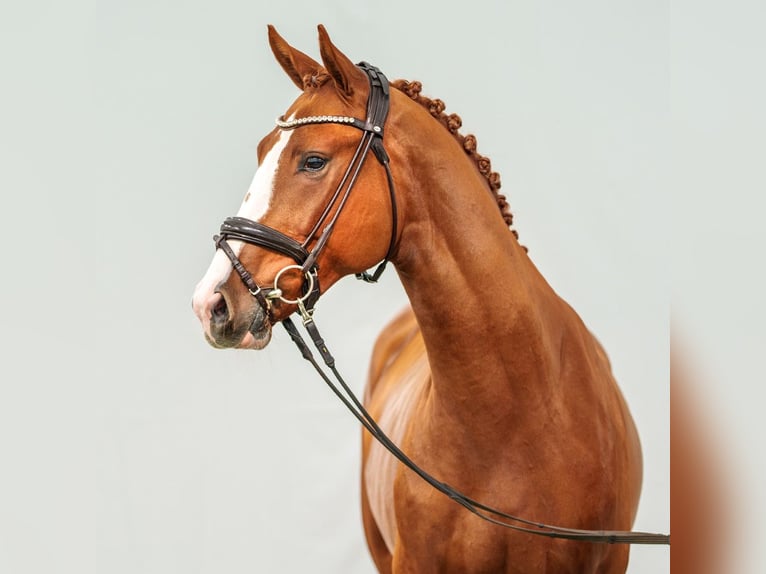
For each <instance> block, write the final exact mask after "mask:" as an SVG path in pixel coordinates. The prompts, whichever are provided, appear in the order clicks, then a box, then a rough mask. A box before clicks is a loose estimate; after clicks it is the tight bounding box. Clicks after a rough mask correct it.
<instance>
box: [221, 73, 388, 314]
mask: <svg viewBox="0 0 766 574" xmlns="http://www.w3.org/2000/svg"><path fill="white" fill-rule="evenodd" d="M359 67H360V68H361V69H362V70H364V72H366V74H367V77H368V78H369V80H370V96H369V98H368V99H367V119H366V120H365V121H362V120H359V119H357V118H353V117H349V116H309V117H305V118H298V119H290V120H285V119H284V118H278V119H277V121H276V123H277V127H278V128H279V129H281V130H293V129H297V128H299V127H302V126H306V125H310V124H341V125H347V126H352V127H354V128H356V129H358V130H361V131H362V137H361V139H360V140H359V145H357V147H356V151H355V152H354V155H353V156H352V158H351V161H350V162H349V165H348V167H347V168H346V171H345V173H344V174H343V177H342V178H341V180H340V183H339V184H338V187H337V188H336V189H335V192H334V193H333V195H332V197H331V198H330V200H329V201H328V202H327V205H326V206H325V208H324V210H323V211H322V214H321V215H320V216H319V219H318V220H317V221H316V223H315V224H314V226H313V227H312V228H311V231H309V233H308V234H307V235H306V239H305V241H304V242H303V243H299V242H298V241H296V240H295V239H293V238H292V237H288V236H287V235H285V234H284V233H282V232H280V231H278V230H276V229H274V228H272V227H269V226H268V225H264V224H263V223H260V222H258V221H252V220H250V219H246V218H244V217H228V218H226V220H224V222H223V224H222V225H221V232H220V234H219V235H216V236H215V237H214V238H213V240H214V241H215V244H216V247H218V248H219V249H221V250H222V251H223V252H224V253H225V254H226V256H227V257H228V258H229V259H230V260H231V263H232V265H233V266H234V270H235V271H236V272H237V274H238V275H239V276H240V278H241V279H242V281H243V282H244V283H245V285H246V286H247V288H248V290H249V291H250V293H251V294H252V295H253V297H255V298H256V299H257V300H258V303H260V305H261V307H263V309H264V311H266V312H267V314H269V316H270V317H271V301H272V300H274V299H279V300H281V301H282V302H284V303H287V304H297V305H298V308H299V309H300V311H301V314H302V315H309V316H310V315H311V314H312V312H313V309H314V305H315V304H316V302H317V300H318V299H319V295H320V292H321V290H320V286H319V277H318V271H319V267H318V265H317V259H318V258H319V255H320V254H321V253H322V251H323V250H324V248H325V246H326V245H327V241H328V239H329V238H330V235H331V234H332V232H333V230H334V229H335V224H336V223H337V221H338V218H339V217H340V214H341V212H342V211H343V208H344V207H345V205H346V201H347V200H348V198H349V196H350V194H351V190H352V189H353V188H354V184H355V183H356V181H357V178H358V177H359V173H360V171H361V170H362V166H363V165H364V161H365V159H366V158H367V155H368V154H369V152H370V150H372V152H373V153H374V154H375V157H376V158H377V159H378V162H380V164H381V165H382V166H383V168H384V169H385V171H386V179H387V180H388V191H389V195H390V198H391V240H390V241H389V244H388V251H387V252H386V255H385V257H384V258H383V261H381V262H380V264H379V265H378V266H377V268H376V269H375V271H373V272H372V273H368V272H364V273H359V274H357V278H358V279H362V280H364V281H366V282H368V283H376V282H377V281H378V279H379V278H380V276H381V275H382V274H383V271H384V270H385V268H386V264H387V263H388V261H389V259H390V258H391V256H392V255H393V252H394V248H395V245H396V235H397V227H398V226H397V219H398V215H397V209H396V193H395V190H394V179H393V177H392V175H391V168H390V166H389V163H390V161H389V157H388V154H387V153H386V150H385V148H384V147H383V126H384V124H385V123H386V118H387V117H388V109H389V87H388V80H387V79H386V77H385V76H384V75H383V74H382V73H381V72H380V70H378V69H377V68H376V67H375V66H372V65H370V64H368V63H366V62H362V63H360V64H359ZM333 208H335V211H334V213H333ZM331 213H332V217H330V214H331ZM314 238H316V242H315V243H314V245H313V248H312V249H311V250H309V245H310V243H311V241H312V240H314ZM229 239H237V240H240V241H244V242H247V243H250V244H252V245H258V246H260V247H265V248H266V249H270V250H272V251H276V252H278V253H281V254H282V255H286V256H288V257H290V258H291V259H293V260H294V261H295V263H296V264H295V265H288V266H287V267H285V268H284V269H282V270H281V271H280V272H279V273H277V275H276V276H275V278H274V286H273V287H271V288H264V287H261V286H259V285H258V284H257V283H256V282H255V280H254V279H253V277H252V275H250V273H248V271H247V270H246V269H245V267H244V265H242V262H241V261H240V260H239V258H238V257H237V255H236V254H235V253H234V251H233V250H232V249H231V247H230V246H229V244H228V242H227V241H228V240H229ZM290 269H299V270H300V271H301V273H302V275H303V276H304V277H305V279H306V282H305V283H304V287H303V293H302V294H301V296H299V297H298V298H296V299H287V298H285V297H284V294H283V293H282V290H281V289H279V278H280V277H281V276H282V274H283V273H284V272H286V271H288V270H290ZM304 319H305V317H304Z"/></svg>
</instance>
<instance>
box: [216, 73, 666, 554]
mask: <svg viewBox="0 0 766 574" xmlns="http://www.w3.org/2000/svg"><path fill="white" fill-rule="evenodd" d="M359 67H360V68H361V69H362V70H363V71H364V72H365V73H366V74H367V77H368V78H369V81H370V95H369V98H368V100H367V119H366V120H364V121H362V120H359V119H356V118H352V117H347V116H309V117H306V118H298V119H290V120H285V119H284V118H279V119H278V120H277V127H279V128H280V129H282V130H292V129H296V128H298V127H301V126H304V125H309V124H329V123H332V124H342V125H349V126H353V127H354V128H356V129H359V130H361V131H362V138H361V140H360V142H359V145H358V146H357V149H356V152H355V153H354V155H353V157H352V159H351V162H350V163H349V166H348V168H347V169H346V172H345V173H344V175H343V178H342V179H341V182H340V183H339V184H338V187H337V188H336V190H335V192H334V194H333V196H332V197H331V199H330V201H329V202H328V204H327V206H326V207H325V209H324V211H323V212H322V215H321V216H320V217H319V220H318V221H317V222H316V224H315V225H314V227H313V228H312V230H311V231H310V232H309V234H308V235H307V236H306V240H305V241H304V242H303V243H299V242H298V241H296V240H295V239H292V238H291V237H288V236H287V235H285V234H283V233H281V232H280V231H277V230H276V229H273V228H271V227H269V226H267V225H264V224H262V223H260V222H257V221H252V220H249V219H246V218H243V217H229V218H227V219H226V220H225V221H224V222H223V225H221V231H220V235H216V236H214V238H213V239H214V241H215V245H216V247H217V248H219V249H221V250H222V251H223V252H224V253H225V254H226V255H227V257H228V258H229V259H230V260H231V263H232V265H233V267H234V270H235V271H236V272H237V274H238V275H239V276H240V278H241V279H242V281H243V283H244V284H245V286H247V288H248V290H249V291H250V293H251V294H252V295H253V297H255V298H256V300H257V301H258V303H259V304H260V305H261V306H262V307H263V309H264V311H265V312H266V313H267V314H268V315H269V319H270V320H271V319H273V317H272V314H271V301H272V300H274V299H280V300H281V301H283V302H285V303H288V304H296V305H297V306H298V309H299V311H300V314H301V317H302V319H303V325H304V327H305V328H306V331H307V332H308V334H309V336H310V338H311V340H312V342H313V344H314V346H315V348H316V349H317V350H318V351H319V353H320V355H321V356H322V359H323V361H324V363H325V365H326V366H327V368H329V369H330V370H331V371H332V373H333V376H334V377H335V379H336V380H337V382H338V383H339V384H340V387H341V388H338V386H336V384H335V382H333V380H332V379H331V378H330V377H329V376H328V375H327V373H326V372H325V371H324V370H323V369H322V367H321V366H320V365H319V364H318V363H317V361H316V359H315V358H314V356H313V354H312V352H311V349H310V348H309V346H308V345H307V344H306V342H305V340H304V339H303V337H302V336H301V334H300V332H299V331H298V329H297V327H296V326H295V323H293V321H292V319H291V318H290V317H287V318H285V319H283V320H282V324H283V325H284V327H285V330H286V331H287V332H288V334H289V335H290V338H291V339H292V340H293V342H294V343H295V344H296V346H297V347H298V349H299V351H300V352H301V355H302V356H303V358H304V359H306V360H307V361H309V362H310V363H311V364H312V366H313V367H314V369H315V370H316V371H317V373H318V374H319V376H320V377H321V378H322V380H324V382H325V383H326V384H327V385H328V386H329V387H330V389H331V390H332V391H333V393H335V395H336V396H337V397H338V398H339V399H340V400H341V402H343V404H344V405H345V406H346V407H347V408H348V409H349V411H351V413H352V414H353V415H354V416H355V417H356V418H357V419H358V420H359V422H360V423H361V424H362V426H364V428H365V429H367V431H368V432H369V433H370V434H371V435H372V436H373V437H374V438H375V439H376V440H377V441H378V442H379V443H380V444H381V445H382V446H383V447H384V448H386V450H388V451H389V452H390V453H391V454H392V455H393V456H394V457H396V458H397V459H398V460H399V461H400V462H401V463H402V464H404V465H405V466H406V467H407V468H409V469H410V470H412V471H413V472H414V473H415V474H417V475H418V476H419V477H420V478H422V479H423V480H424V481H425V482H427V483H428V484H430V485H431V486H432V487H433V488H435V489H436V490H438V491H439V492H441V493H443V494H445V495H446V496H448V497H449V498H451V499H452V500H454V501H455V502H457V503H458V504H460V505H462V506H463V507H465V508H466V509H467V510H469V511H470V512H472V513H473V514H475V515H477V516H479V517H480V518H482V519H484V520H486V521H488V522H491V523H493V524H496V525H498V526H503V527H505V528H509V529H511V530H516V531H520V532H525V533H529V534H534V535H538V536H545V537H548V538H560V539H567V540H580V541H586V542H599V543H608V544H667V545H669V544H670V535H669V534H654V533H648V532H631V531H622V530H583V529H578V528H564V527H560V526H553V525H549V524H544V523H541V522H536V521H532V520H527V519H524V518H520V517H518V516H514V515H512V514H509V513H506V512H503V511H500V510H497V509H495V508H492V507H491V506H487V505H485V504H482V503H481V502H478V501H476V500H473V499H472V498H469V497H468V496H466V495H465V494H463V493H461V492H459V491H458V490H456V489H454V488H452V487H451V486H450V485H448V484H447V483H445V482H441V481H440V480H438V479H436V478H435V477H433V476H432V475H430V474H429V473H427V472H426V471H425V470H423V469H422V468H420V467H419V466H418V465H417V464H416V463H415V462H414V461H412V459H410V458H409V457H408V456H407V455H406V454H405V453H404V452H403V451H402V450H401V449H400V448H399V447H398V446H397V445H396V444H395V443H394V442H393V441H392V440H391V439H390V438H389V437H388V436H387V435H386V434H385V433H384V432H383V430H382V429H381V428H380V426H378V424H377V422H376V421H375V419H374V418H373V417H372V416H371V415H370V414H369V412H367V410H366V409H365V407H364V405H362V403H361V402H360V401H359V399H358V398H357V397H356V395H355V394H354V393H353V392H352V391H351V389H350V387H349V386H348V384H347V383H346V382H345V381H344V379H343V377H342V376H341V375H340V373H339V372H338V370H337V368H336V367H335V359H334V358H333V356H332V354H331V353H330V351H329V349H328V348H327V345H326V344H325V342H324V340H323V339H322V337H321V335H320V334H319V331H318V329H317V327H316V323H315V322H314V318H313V310H314V305H315V304H316V301H317V299H318V298H319V295H320V288H319V278H318V276H317V273H318V266H317V258H318V257H319V255H320V254H321V252H322V250H323V249H324V247H325V245H326V244H327V241H328V239H329V237H330V235H331V234H332V231H333V229H334V227H335V223H336V222H337V220H338V217H339V216H340V213H341V211H342V210H343V207H344V206H345V204H346V201H347V200H348V197H349V194H350V193H351V190H352V188H353V187H354V184H355V183H356V180H357V177H358V176H359V172H360V171H361V169H362V165H363V164H364V160H365V158H366V157H367V154H368V153H369V151H370V149H372V151H373V153H374V154H375V157H376V158H377V159H378V161H379V162H380V164H381V165H382V166H383V167H384V168H385V171H386V177H387V179H388V189H389V193H390V196H391V211H392V223H391V240H390V243H389V247H388V252H387V253H386V256H385V257H384V259H383V261H382V262H381V263H380V264H379V265H378V267H377V268H376V269H375V271H374V272H373V273H371V274H370V273H367V272H365V273H360V274H358V275H357V278H359V279H362V280H365V281H367V282H372V283H374V282H377V280H378V279H379V278H380V276H381V274H382V273H383V270H384V269H385V267H386V264H387V263H388V261H389V259H390V258H391V256H392V255H393V251H394V248H395V244H396V236H397V210H396V195H395V190H394V182H393V177H392V175H391V169H390V166H389V157H388V154H387V153H386V150H385V149H384V147H383V126H384V124H385V121H386V117H387V116H388V109H389V86H388V80H387V79H386V77H385V76H384V75H383V74H382V73H381V72H380V70H378V69H377V68H376V67H374V66H372V65H370V64H367V63H366V62H362V63H360V64H359ZM333 207H335V212H334V214H333V215H332V217H330V214H331V213H332V212H333V211H332V210H333ZM328 219H329V221H328ZM325 223H326V225H325ZM323 225H324V228H323V229H322V230H321V233H320V228H322V226H323ZM317 234H318V235H317ZM314 237H317V239H316V242H315V243H314V245H313V248H312V249H311V250H309V248H308V246H309V244H310V243H311V241H312V240H313V239H314ZM229 239H235V240H240V241H244V242H246V243H250V244H253V245H257V246H260V247H265V248H266V249H270V250H272V251H276V252H278V253H281V254H283V255H286V256H287V257H290V258H292V259H293V260H294V261H295V262H296V264H295V265H288V266H286V267H285V268H284V269H282V270H281V271H280V272H279V273H277V275H276V276H275V278H274V285H273V286H272V287H270V288H264V287H261V286H259V285H258V284H257V283H256V282H255V280H254V279H253V277H252V275H250V273H249V272H248V271H247V269H245V267H244V265H242V262H241V261H240V260H239V258H238V257H237V255H236V254H235V253H234V251H233V250H232V249H231V247H230V246H229V244H228V242H227V241H228V240H229ZM290 269H299V270H300V271H301V272H302V273H303V275H304V277H305V279H306V281H305V282H304V284H303V287H302V294H301V295H300V296H299V297H298V298H297V299H286V298H285V297H284V294H283V293H282V291H281V289H279V279H280V277H281V275H282V274H283V273H284V272H286V271H287V270H290ZM341 389H342V390H341ZM520 525H523V526H520Z"/></svg>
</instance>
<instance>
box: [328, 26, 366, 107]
mask: <svg viewBox="0 0 766 574" xmlns="http://www.w3.org/2000/svg"><path fill="white" fill-rule="evenodd" d="M319 53H320V54H321V55H322V62H323V63H324V67H325V68H326V69H327V71H328V72H329V73H330V77H332V79H333V82H335V87H336V88H337V90H338V92H339V93H340V94H341V96H343V97H344V98H350V97H351V95H352V94H353V93H354V88H356V87H359V86H360V85H361V86H365V85H367V76H366V75H365V73H364V72H363V71H362V70H360V69H359V68H358V67H357V66H356V65H354V63H353V62H352V61H351V60H349V59H348V58H347V57H346V55H345V54H343V52H341V51H340V50H338V48H336V47H335V45H334V44H333V43H332V42H331V41H330V36H329V35H328V34H327V30H325V27H324V26H322V25H321V24H320V25H319Z"/></svg>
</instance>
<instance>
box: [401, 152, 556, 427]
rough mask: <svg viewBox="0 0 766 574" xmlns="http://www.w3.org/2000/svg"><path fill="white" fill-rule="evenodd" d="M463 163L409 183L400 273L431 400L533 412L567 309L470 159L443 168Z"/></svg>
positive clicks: (473, 409) (481, 410)
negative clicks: (423, 351)
mask: <svg viewBox="0 0 766 574" xmlns="http://www.w3.org/2000/svg"><path fill="white" fill-rule="evenodd" d="M458 151H460V150H459V149H458ZM461 159H462V162H461V163H458V165H462V166H463V169H458V170H454V169H453V170H452V173H451V174H450V176H449V177H443V176H440V175H439V174H441V173H443V172H442V170H439V169H437V170H431V171H429V172H426V173H427V174H429V173H430V174H433V175H430V176H429V175H426V176H425V177H423V178H422V179H421V180H420V181H418V182H417V183H416V184H414V185H413V187H412V188H410V190H409V191H410V193H411V194H414V196H413V195H411V196H410V197H415V198H417V199H415V200H414V201H411V202H410V204H409V209H408V212H409V215H408V217H409V218H410V219H409V220H408V221H407V222H406V224H405V227H404V229H403V236H402V241H401V243H400V245H401V247H400V253H399V254H398V257H397V261H396V263H397V270H398V272H399V275H400V277H401V280H402V283H403V285H404V287H405V290H406V291H407V294H408V296H409V298H410V301H411V304H412V308H413V310H414V312H415V315H416V316H417V319H418V322H419V325H420V328H421V330H422V333H423V337H424V340H425V343H426V348H427V352H428V359H429V363H430V366H431V371H432V380H433V389H434V393H435V397H436V398H437V399H439V400H442V401H443V402H444V404H449V405H451V406H453V407H455V408H456V411H458V412H459V413H460V416H461V417H471V416H474V415H475V416H477V417H484V416H487V415H488V414H491V413H492V411H495V413H496V414H497V416H503V415H507V414H513V411H515V410H524V411H525V412H527V413H529V412H530V409H533V408H541V407H542V402H544V400H545V399H544V398H543V397H544V396H545V395H546V392H548V391H550V390H551V389H550V387H551V385H552V384H554V383H555V381H556V380H557V379H558V368H559V345H560V341H561V332H560V330H559V327H560V324H559V323H560V321H559V318H558V317H557V314H556V313H557V312H558V310H559V309H561V308H565V306H563V305H562V304H561V302H560V301H559V299H558V297H557V296H556V295H555V293H554V292H553V290H552V289H551V288H550V287H549V286H548V284H547V283H546V282H545V280H544V279H543V278H542V276H541V275H540V274H539V272H538V271H537V269H536V268H535V267H534V265H533V264H532V263H531V261H530V260H529V258H528V257H527V255H526V253H525V252H524V250H523V248H521V246H520V245H519V244H518V242H517V241H516V239H515V238H514V237H513V235H512V234H511V232H510V231H509V230H508V228H507V226H506V224H505V223H504V221H503V218H502V217H501V215H500V213H499V212H498V207H497V204H496V201H495V199H494V198H493V197H492V195H491V194H490V193H489V192H488V190H487V187H486V186H485V184H484V183H483V179H482V178H481V176H480V175H479V174H478V172H477V171H476V170H475V169H474V168H473V166H471V165H470V163H466V162H467V158H465V157H463V158H459V157H457V158H449V154H445V156H444V161H446V162H447V165H449V164H450V163H451V160H455V161H458V160H461ZM436 161H438V160H436ZM452 165H453V167H454V165H455V164H452ZM466 168H467V169H466ZM421 173H423V172H422V171H421ZM551 309H556V311H555V312H553V313H552V312H551ZM546 388H547V389H548V391H546ZM542 408H544V407H542Z"/></svg>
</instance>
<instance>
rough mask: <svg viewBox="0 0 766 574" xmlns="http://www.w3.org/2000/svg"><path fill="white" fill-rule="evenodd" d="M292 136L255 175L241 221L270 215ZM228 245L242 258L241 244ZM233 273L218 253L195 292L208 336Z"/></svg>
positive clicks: (282, 139)
mask: <svg viewBox="0 0 766 574" xmlns="http://www.w3.org/2000/svg"><path fill="white" fill-rule="evenodd" d="M291 134H292V131H281V132H279V136H278V138H277V141H276V142H275V143H274V145H273V146H272V148H271V149H270V150H269V151H268V153H267V154H266V157H264V158H263V163H261V165H260V166H259V167H258V169H257V170H256V171H255V176H254V177H253V182H252V183H251V184H250V189H249V190H248V192H247V194H246V195H245V199H244V200H243V201H242V205H241V206H240V208H239V211H238V212H237V215H238V216H239V217H246V218H248V219H251V220H253V221H259V220H260V219H261V218H262V217H263V216H264V215H265V214H266V211H268V208H269V204H270V202H271V196H272V194H273V192H274V176H275V175H276V173H277V168H278V167H279V158H280V157H281V156H282V152H283V151H284V149H285V147H286V146H287V142H288V141H289V140H290V135H291ZM228 243H229V245H230V246H231V249H232V251H234V254H235V255H239V253H240V251H242V246H243V245H244V244H243V243H242V242H241V241H237V240H231V241H229V242H228ZM231 270H232V267H231V262H230V261H229V258H228V257H226V254H224V253H223V252H222V251H221V250H220V249H219V250H218V251H216V252H215V255H214V256H213V261H212V262H211V263H210V267H208V270H207V272H206V273H205V276H204V277H203V278H202V280H201V281H200V282H199V283H198V284H197V287H196V288H195V290H194V296H193V298H192V306H193V308H194V312H195V313H196V314H197V317H198V318H199V320H200V321H202V324H203V326H204V328H205V332H207V333H208V335H209V334H210V312H211V308H212V305H213V303H214V302H215V300H216V296H215V291H216V289H217V288H218V286H219V285H220V284H221V283H222V282H223V281H226V280H227V279H228V277H229V274H230V273H231Z"/></svg>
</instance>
